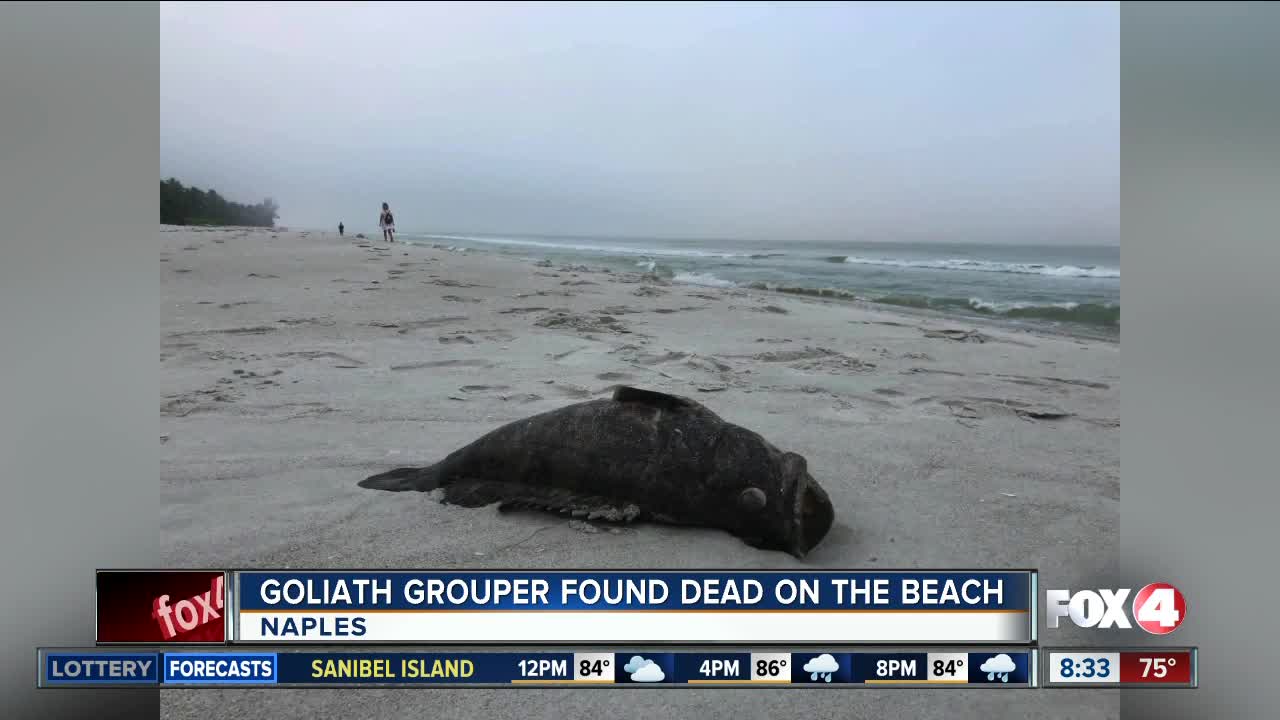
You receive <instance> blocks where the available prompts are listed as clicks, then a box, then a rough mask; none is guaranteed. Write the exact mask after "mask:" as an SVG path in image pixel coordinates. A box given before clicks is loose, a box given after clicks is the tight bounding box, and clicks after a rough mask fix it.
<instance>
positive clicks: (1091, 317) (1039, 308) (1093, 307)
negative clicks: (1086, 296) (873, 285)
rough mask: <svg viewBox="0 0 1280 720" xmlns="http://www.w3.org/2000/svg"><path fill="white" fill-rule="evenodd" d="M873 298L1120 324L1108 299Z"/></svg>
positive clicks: (906, 304)
mask: <svg viewBox="0 0 1280 720" xmlns="http://www.w3.org/2000/svg"><path fill="white" fill-rule="evenodd" d="M871 301H872V302H876V303H881V304H883V305H898V306H901V307H914V308H926V309H933V310H967V311H969V312H974V313H978V314H980V315H997V316H1000V317H1006V318H1028V319H1036V320H1052V321H1056V322H1073V323H1082V324H1085V325H1098V326H1102V327H1111V328H1118V327H1120V306H1119V305H1113V304H1111V303H1074V302H1057V303H1032V302H1003V303H1002V302H992V301H989V300H983V299H981V298H930V297H924V296H920V295H889V296H886V297H879V298H871Z"/></svg>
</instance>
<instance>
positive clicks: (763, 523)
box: [727, 444, 835, 558]
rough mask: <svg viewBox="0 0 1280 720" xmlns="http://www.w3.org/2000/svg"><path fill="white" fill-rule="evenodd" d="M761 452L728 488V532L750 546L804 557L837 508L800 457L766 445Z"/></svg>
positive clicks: (824, 531) (819, 536)
mask: <svg viewBox="0 0 1280 720" xmlns="http://www.w3.org/2000/svg"><path fill="white" fill-rule="evenodd" d="M763 449H765V452H764V453H763V454H760V455H756V457H755V458H753V460H754V462H752V463H751V466H750V467H749V468H747V469H746V470H747V471H746V472H740V473H739V474H738V475H737V476H736V477H735V478H734V481H733V482H730V483H727V485H728V489H729V492H731V493H732V495H733V497H732V498H731V503H732V505H733V512H732V513H730V514H729V515H730V516H731V517H732V518H733V527H732V528H731V531H732V532H733V533H734V534H735V535H737V536H738V537H740V538H742V540H743V541H744V542H746V543H747V544H749V545H752V546H754V547H758V548H761V549H767V550H782V551H784V552H787V553H790V554H791V555H794V556H795V557H798V558H802V557H804V556H805V555H806V554H808V552H809V551H810V550H812V549H813V548H814V547H815V546H816V545H817V544H818V543H820V542H822V539H823V538H824V537H826V535H827V532H828V531H829V530H830V529H831V525H832V523H833V522H834V521H835V508H833V507H832V505H831V499H830V498H829V497H828V496H827V493H826V491H825V490H824V489H823V488H822V486H821V485H819V484H818V481H817V480H815V479H814V478H813V476H812V475H810V474H809V467H808V463H807V462H806V461H805V459H804V458H803V457H801V456H800V455H797V454H796V453H793V452H782V451H779V450H777V449H776V448H773V447H772V446H769V445H767V444H765V447H764V448H763Z"/></svg>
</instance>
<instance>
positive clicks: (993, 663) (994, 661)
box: [978, 653, 1018, 673]
mask: <svg viewBox="0 0 1280 720" xmlns="http://www.w3.org/2000/svg"><path fill="white" fill-rule="evenodd" d="M978 669H979V670H981V671H982V672H984V673H1011V672H1013V671H1014V670H1017V669H1018V666H1017V665H1014V664H1013V658H1011V657H1009V656H1008V655H1005V654H1004V653H1000V654H999V655H996V656H995V657H993V658H991V659H990V660H987V661H986V662H984V663H982V667H980V668H978Z"/></svg>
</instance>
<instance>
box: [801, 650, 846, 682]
mask: <svg viewBox="0 0 1280 720" xmlns="http://www.w3.org/2000/svg"><path fill="white" fill-rule="evenodd" d="M839 669H840V663H838V662H836V659H835V658H834V657H832V656H831V654H830V653H822V654H821V655H819V656H818V657H816V658H814V659H812V660H810V661H809V662H807V663H805V664H804V671H805V672H807V673H809V679H810V680H817V679H818V676H819V675H821V676H822V679H823V680H826V681H827V682H831V673H834V672H836V671H838V670H839Z"/></svg>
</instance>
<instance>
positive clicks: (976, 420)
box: [159, 226, 1120, 718]
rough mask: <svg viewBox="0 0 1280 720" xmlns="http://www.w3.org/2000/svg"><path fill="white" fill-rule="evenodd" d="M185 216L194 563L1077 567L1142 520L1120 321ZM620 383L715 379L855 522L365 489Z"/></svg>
mask: <svg viewBox="0 0 1280 720" xmlns="http://www.w3.org/2000/svg"><path fill="white" fill-rule="evenodd" d="M160 238H161V252H160V264H159V272H160V280H161V287H162V299H161V303H162V305H161V327H160V331H161V333H160V342H161V346H160V352H161V368H162V370H161V388H160V390H161V398H160V418H161V423H160V426H161V431H160V432H161V433H162V435H161V437H160V456H161V478H160V482H161V484H160V492H161V509H162V518H161V524H162V533H163V534H162V538H161V539H162V542H163V547H164V555H163V557H164V560H165V561H166V562H167V563H169V564H171V565H173V566H181V567H218V568H222V567H237V568H246V567H294V568H337V567H363V568H421V569H427V568H451V567H466V568H486V567H501V568H555V567H577V568H601V569H606V568H640V567H664V568H693V567H699V568H726V569H738V568H743V569H749V568H777V569H788V568H804V567H811V568H870V569H874V568H885V569H897V568H919V567H937V568H942V567H956V568H960V567H964V568H973V567H991V568H1022V567H1037V568H1039V569H1040V571H1041V572H1042V574H1043V576H1044V577H1046V578H1050V579H1052V580H1053V581H1054V585H1055V586H1058V587H1074V585H1073V582H1075V581H1077V580H1083V579H1085V578H1093V579H1096V578H1097V577H1098V573H1099V572H1102V571H1103V570H1104V569H1105V567H1106V562H1105V558H1109V557H1110V556H1111V553H1112V549H1113V545H1114V543H1115V541H1116V534H1117V524H1118V511H1119V499H1120V485H1119V446H1120V431H1119V412H1120V402H1119V368H1120V347H1119V344H1118V343H1117V342H1114V341H1109V340H1105V339H1091V338H1079V337H1070V336H1065V335H1052V334H1048V333H1041V332H1032V331H1028V330H1018V329H1015V328H1011V327H1007V326H1000V325H995V324H989V323H982V322H979V321H973V320H956V319H954V318H947V317H943V316H940V315H933V314H929V313H924V312H905V311H902V312H900V311H895V310H890V309H885V308H880V307H874V306H870V305H862V304H856V303H850V302H838V301H827V300H821V299H813V298H800V297H793V296H786V295H779V294H772V293H769V292H766V291H754V290H752V291H747V290H740V289H727V290H726V289H716V288H707V287H697V286H689V285H679V284H667V283H664V282H658V281H654V280H652V279H645V278H644V277H643V276H641V275H639V274H630V275H627V274H622V273H617V272H603V271H598V270H592V269H590V268H587V267H584V266H579V267H564V266H560V265H554V264H550V263H546V262H542V263H538V262H523V261H519V260H515V259H511V258H505V257H497V256H492V255H485V254H480V253H458V252H450V251H448V250H445V249H438V248H430V247H421V246H406V245H402V244H394V245H387V244H385V243H382V242H381V241H374V240H372V239H371V240H359V239H356V238H353V237H351V235H350V234H348V236H347V237H345V238H339V237H338V235H337V233H334V232H328V233H325V232H319V231H310V232H306V231H293V232H290V231H283V230H281V231H276V230H265V229H240V228H209V229H194V228H177V227H169V226H166V227H162V228H161V231H160ZM618 384H627V385H635V386H639V387H643V388H648V389H653V390H659V391H663V392H670V393H674V394H678V395H685V396H688V397H691V398H693V399H696V400H698V401H699V402H701V403H703V404H705V405H706V406H707V407H709V408H710V409H711V410H713V411H715V412H716V413H718V414H719V415H720V416H721V417H723V418H724V419H726V420H728V421H729V422H733V423H736V424H738V425H742V426H744V427H747V428H750V429H752V430H755V431H757V432H759V433H761V434H762V435H763V436H764V437H766V438H767V439H769V440H770V441H771V442H773V443H774V444H775V445H777V446H778V447H780V448H782V449H784V450H790V451H793V452H797V453H800V454H802V455H804V456H805V457H806V458H807V460H808V466H809V470H810V472H811V473H812V474H813V476H814V477H815V478H816V479H817V480H818V481H819V482H820V483H821V484H822V485H823V487H824V488H825V489H826V491H827V493H828V494H829V495H830V497H831V500H832V503H833V504H834V506H835V508H836V525H835V527H834V528H833V529H832V531H831V532H830V534H829V535H828V536H827V537H826V539H825V540H824V541H823V542H822V543H821V544H820V545H819V546H818V547H817V548H815V549H814V551H813V552H812V553H811V554H810V555H809V556H808V557H807V558H805V559H804V560H797V559H795V558H793V557H791V556H789V555H786V554H784V553H780V552H763V551H760V550H756V549H753V548H751V547H749V546H747V545H745V544H744V543H742V542H741V541H739V540H738V539H736V538H734V537H732V536H730V535H728V534H726V533H723V532H720V531H715V530H699V529H688V528H678V529H677V528H670V527H662V526H654V525H637V526H628V527H623V528H616V527H607V526H603V525H595V524H590V523H586V522H583V521H566V520H564V519H561V518H559V517H553V516H549V515H541V514H522V513H511V514H499V513H498V511H497V510H496V509H495V508H493V507H488V508H481V509H464V508H458V507H447V506H442V505H440V504H438V503H436V502H435V501H434V500H433V499H431V497H429V496H428V495H426V494H420V493H382V492H376V491H370V490H363V489H361V488H359V487H357V485H356V483H357V482H358V481H359V480H361V479H363V478H364V477H366V476H368V475H370V474H373V473H376V472H381V471H384V470H388V469H391V468H394V467H400V466H414V465H428V464H431V463H433V462H435V461H436V460H438V459H440V458H442V457H443V456H444V455H446V454H447V453H449V452H450V451H452V450H455V449H457V448H458V447H461V446H462V445H464V444H466V443H468V442H470V441H471V440H473V439H474V438H476V437H478V436H479V435H481V434H483V433H484V432H487V431H489V430H491V429H493V428H496V427H498V426H500V425H502V424H504V423H507V422H509V421H512V420H515V419H518V418H521V417H524V416H527V415H531V414H535V413H538V412H543V411H546V410H550V409H553V408H556V407H559V406H562V405H565V404H569V403H573V402H578V401H581V400H586V399H591V398H600V397H605V396H607V395H608V394H609V393H610V392H611V391H612V389H613V388H614V387H615V386H616V385H618ZM1068 549H1069V550H1070V551H1069V552H1068V551H1067V550H1068ZM1091 558H1092V559H1091ZM1118 705H1119V703H1118V696H1117V695H1115V694H1114V693H1110V692H1105V693H1104V692H1097V691H1094V692H1087V693H1084V692H1073V691H1058V692H1051V691H1027V692H1026V693H1018V692H1013V693H999V692H984V691H959V692H955V691H937V692H931V693H920V692H914V693H901V694H900V693H897V692H893V691H865V692H819V691H814V692H809V693H795V692H787V691H777V692H773V691H758V690H753V691H749V692H746V691H744V692H728V691H688V690H670V691H652V690H651V691H644V692H623V691H613V692H610V691H604V692H599V691H593V690H547V691H497V690H466V691H464V690H448V691H440V690H394V691H391V690H370V691H361V692H324V691H320V692H298V691H278V690H277V691H273V690H245V691H232V690H220V691H212V690H211V691H192V690H182V691H171V692H165V693H163V707H164V715H165V716H166V717H175V718H178V717H183V718H185V717H196V716H206V715H208V714H209V712H210V711H211V710H213V709H214V708H216V710H217V712H218V714H220V715H222V716H227V717H236V716H245V717H283V716H307V717H404V716H410V715H412V716H414V717H419V716H422V715H423V714H424V713H425V712H426V711H430V714H431V716H432V717H439V718H444V717H472V716H486V717H491V718H500V717H542V716H546V715H551V714H554V715H557V716H565V717H580V716H586V715H588V714H589V713H601V714H603V713H609V714H610V715H615V716H616V715H619V714H620V713H621V712H622V711H623V710H625V712H626V713H627V714H628V715H634V716H641V715H647V716H650V717H654V716H663V715H673V716H676V717H684V716H692V715H693V714H698V715H701V716H705V717H726V718H727V717H737V718H741V717H764V716H779V715H781V714H786V713H792V714H795V713H797V711H803V712H806V713H810V714H812V716H813V717H834V716H836V715H839V716H842V717H861V716H864V715H871V714H873V713H874V714H880V713H884V712H886V711H888V712H891V713H893V714H901V715H902V716H911V717H926V716H932V712H933V711H940V710H942V709H944V708H946V709H948V712H947V716H948V717H952V718H955V717H975V718H976V717H988V718H989V717H992V716H1001V714H1002V712H1004V711H1005V710H1007V709H1009V708H1012V707H1014V706H1016V707H1017V708H1018V709H1019V711H1020V716H1025V717H1068V716H1070V717H1074V718H1085V717H1088V718H1095V717H1098V718H1101V717H1115V716H1117V715H1118V712H1119V709H1118Z"/></svg>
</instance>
